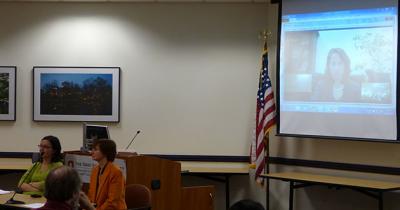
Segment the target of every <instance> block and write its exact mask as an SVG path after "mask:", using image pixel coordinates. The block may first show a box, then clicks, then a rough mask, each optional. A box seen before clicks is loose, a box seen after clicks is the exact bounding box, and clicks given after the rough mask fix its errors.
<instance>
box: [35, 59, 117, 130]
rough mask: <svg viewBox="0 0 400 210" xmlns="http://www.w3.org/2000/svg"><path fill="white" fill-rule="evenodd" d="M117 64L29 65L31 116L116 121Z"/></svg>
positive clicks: (67, 119)
mask: <svg viewBox="0 0 400 210" xmlns="http://www.w3.org/2000/svg"><path fill="white" fill-rule="evenodd" d="M120 71H121V70H120V68H119V67H51V66H50V67H49V66H38V67H34V68H33V120H34V121H82V122H119V116H120V115H119V106H120V99H119V97H120V94H119V91H120Z"/></svg>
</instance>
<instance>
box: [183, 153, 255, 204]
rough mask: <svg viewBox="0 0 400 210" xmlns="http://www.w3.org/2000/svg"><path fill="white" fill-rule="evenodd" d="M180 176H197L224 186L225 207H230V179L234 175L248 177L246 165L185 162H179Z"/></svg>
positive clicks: (247, 165) (247, 166)
mask: <svg viewBox="0 0 400 210" xmlns="http://www.w3.org/2000/svg"><path fill="white" fill-rule="evenodd" d="M180 163H181V169H182V175H189V176H197V177H202V178H205V179H208V180H213V181H217V182H221V183H224V184H225V206H226V210H228V209H229V206H230V178H231V177H232V176H234V175H248V174H249V164H248V163H231V162H218V163H210V162H190V161H188V162H185V161H181V162H180Z"/></svg>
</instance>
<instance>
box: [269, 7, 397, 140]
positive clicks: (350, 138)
mask: <svg viewBox="0 0 400 210" xmlns="http://www.w3.org/2000/svg"><path fill="white" fill-rule="evenodd" d="M282 1H284V0H279V1H275V2H271V3H277V4H278V37H277V50H276V93H277V94H276V105H277V106H276V134H275V136H279V137H294V138H301V139H325V140H333V141H360V142H380V143H391V144H400V135H399V133H400V128H399V125H400V119H399V116H400V109H399V104H400V98H399V90H400V82H397V84H396V121H397V126H396V127H397V138H396V140H387V139H376V138H373V139H372V138H356V137H343V136H323V135H304V134H288V133H281V132H280V94H281V93H280V87H281V84H280V70H281V69H280V62H281V59H280V55H281V35H282V9H283V8H282ZM399 8H400V5H399V0H397V11H398V14H397V17H398V21H397V69H396V70H397V72H398V70H399V65H400V61H399V49H400V44H399V42H400V41H399V34H400V29H399V25H400V24H399V22H400V21H399V11H400V10H399ZM396 79H397V81H400V74H399V73H397V74H396Z"/></svg>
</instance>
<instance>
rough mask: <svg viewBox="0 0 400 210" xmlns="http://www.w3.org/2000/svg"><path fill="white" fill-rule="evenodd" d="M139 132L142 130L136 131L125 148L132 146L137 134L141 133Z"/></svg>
mask: <svg viewBox="0 0 400 210" xmlns="http://www.w3.org/2000/svg"><path fill="white" fill-rule="evenodd" d="M139 133H140V130H139V131H137V132H136V134H135V136H134V137H133V138H132V140H131V142H129V144H128V146H127V147H126V148H125V150H127V149H128V148H129V147H130V146H131V144H132V142H133V141H134V140H135V138H136V136H137V135H139Z"/></svg>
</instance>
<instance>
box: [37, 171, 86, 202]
mask: <svg viewBox="0 0 400 210" xmlns="http://www.w3.org/2000/svg"><path fill="white" fill-rule="evenodd" d="M80 189H81V179H80V178H79V175H78V172H77V171H76V170H74V169H73V168H70V167H68V166H61V167H59V168H56V169H54V170H52V171H51V172H50V173H49V175H48V176H47V178H46V183H45V191H44V196H45V197H46V198H47V199H48V200H52V201H58V202H65V201H69V200H71V199H73V198H74V197H76V196H78V195H79V192H80ZM78 198H79V197H78Z"/></svg>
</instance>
